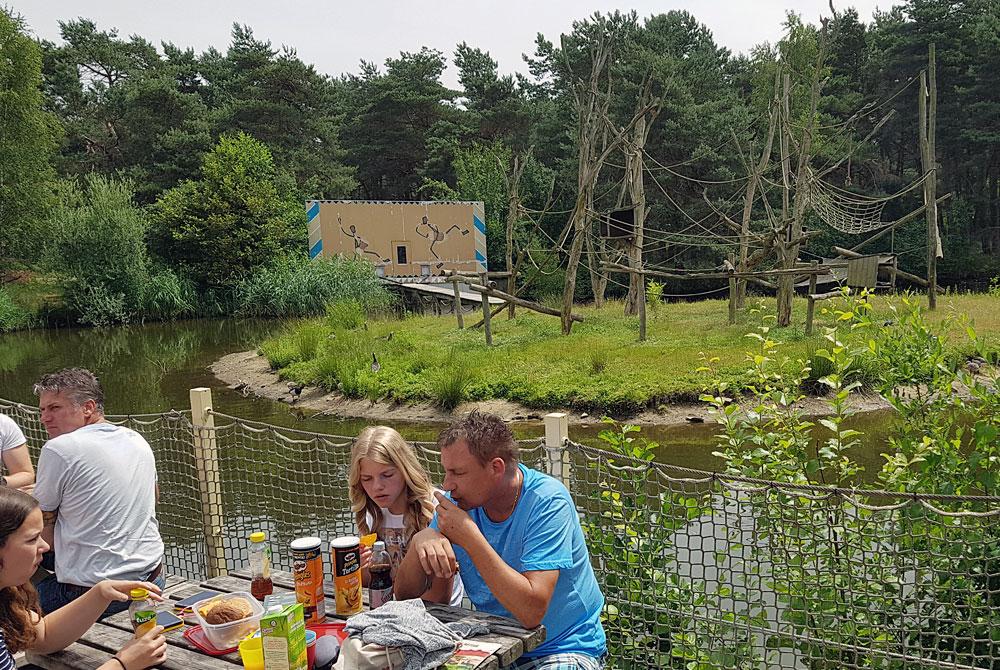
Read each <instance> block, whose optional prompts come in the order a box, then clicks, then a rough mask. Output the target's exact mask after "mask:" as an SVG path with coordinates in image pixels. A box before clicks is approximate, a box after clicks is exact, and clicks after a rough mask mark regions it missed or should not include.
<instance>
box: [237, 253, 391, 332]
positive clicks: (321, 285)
mask: <svg viewBox="0 0 1000 670" xmlns="http://www.w3.org/2000/svg"><path fill="white" fill-rule="evenodd" d="M342 301H353V302H355V303H357V304H358V305H359V306H360V309H361V310H362V313H364V312H372V311H376V310H379V309H384V308H386V307H388V306H389V305H391V304H392V301H393V297H392V294H390V293H389V292H388V291H387V290H386V289H385V287H384V286H382V284H381V282H380V281H379V279H378V276H377V275H376V274H375V268H374V267H372V265H371V264H370V263H368V262H366V261H363V260H361V259H345V258H341V257H339V256H338V257H334V258H330V259H326V258H323V259H316V260H313V261H310V260H308V259H307V258H306V257H305V256H302V255H293V256H285V257H283V258H280V259H278V260H277V261H276V262H274V263H273V264H272V265H270V266H267V267H263V268H259V269H258V270H256V271H255V272H254V273H253V274H252V275H250V276H248V277H246V278H244V279H242V280H240V281H239V282H237V284H236V286H235V287H234V289H233V291H232V304H233V305H232V311H233V312H234V313H236V314H239V315H241V316H263V317H276V316H315V315H318V314H322V313H323V312H324V310H325V309H326V308H327V306H328V305H330V304H332V303H335V302H342Z"/></svg>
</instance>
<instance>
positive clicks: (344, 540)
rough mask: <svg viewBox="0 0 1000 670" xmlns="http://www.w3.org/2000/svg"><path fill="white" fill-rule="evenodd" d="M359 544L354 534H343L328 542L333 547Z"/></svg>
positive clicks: (349, 546)
mask: <svg viewBox="0 0 1000 670" xmlns="http://www.w3.org/2000/svg"><path fill="white" fill-rule="evenodd" d="M360 544H361V539H360V538H359V537H357V536H355V535H345V536H343V537H338V538H337V539H336V540H332V541H331V542H330V546H331V547H333V548H334V549H350V548H351V547H357V546H358V545H360ZM293 548H294V547H293Z"/></svg>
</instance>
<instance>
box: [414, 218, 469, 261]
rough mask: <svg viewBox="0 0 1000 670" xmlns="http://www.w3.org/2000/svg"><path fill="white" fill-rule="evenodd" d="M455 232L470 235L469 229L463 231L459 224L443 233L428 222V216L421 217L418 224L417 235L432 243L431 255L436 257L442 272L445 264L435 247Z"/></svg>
mask: <svg viewBox="0 0 1000 670" xmlns="http://www.w3.org/2000/svg"><path fill="white" fill-rule="evenodd" d="M422 229H424V230H422ZM453 230H460V231H461V232H462V236H463V237H464V236H465V235H468V234H469V230H468V229H467V228H466V229H463V228H462V227H461V226H459V225H458V224H457V223H456V224H453V225H452V226H451V228H449V229H448V230H446V231H444V232H443V233H442V232H441V229H440V228H438V227H437V226H435V225H434V224H433V223H431V222H430V221H428V220H427V216H426V215H425V216H423V217H421V221H420V223H418V224H417V231H416V232H417V235H419V236H420V237H422V238H424V239H425V240H430V241H431V255H432V256H434V258H435V259H436V260H437V261H438V264H437V269H438V270H440V269H441V268H442V267H443V266H444V262H443V261H442V260H441V257H440V256H438V255H437V252H436V251H434V245H435V244H437V243H438V242H444V241H445V239H446V238H447V237H448V235H449V234H450V233H451V232H452V231H453ZM431 235H433V236H434V237H433V238H432V237H431Z"/></svg>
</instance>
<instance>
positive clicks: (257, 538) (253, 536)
mask: <svg viewBox="0 0 1000 670" xmlns="http://www.w3.org/2000/svg"><path fill="white" fill-rule="evenodd" d="M266 539H267V535H265V534H264V533H261V532H260V531H257V532H256V533H250V541H251V542H263V541H264V540H266Z"/></svg>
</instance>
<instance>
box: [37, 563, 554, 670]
mask: <svg viewBox="0 0 1000 670" xmlns="http://www.w3.org/2000/svg"><path fill="white" fill-rule="evenodd" d="M271 579H272V581H273V582H274V592H275V593H282V592H288V591H292V590H294V581H293V578H292V575H291V573H289V572H284V571H274V573H273V574H272V576H271ZM205 589H213V590H215V591H221V592H223V593H232V592H235V591H247V592H249V591H250V574H249V572H247V571H243V570H240V571H236V572H234V573H232V574H229V575H224V576H220V577H213V578H211V579H206V580H204V581H201V582H190V581H187V580H185V579H182V578H179V577H168V578H167V582H166V588H165V589H164V590H163V596H164V599H165V600H167V601H168V602H169V601H174V600H181V599H183V598H187V597H189V596H193V595H195V594H197V593H198V592H200V591H204V590H205ZM324 590H325V592H326V596H327V599H326V611H327V620H336V619H338V618H343V617H337V616H336V614H333V612H335V611H336V607H335V604H334V600H333V582H331V581H329V580H328V581H327V582H326V583H325V584H324ZM366 596H367V594H366ZM427 611H428V612H430V613H431V614H432V615H434V616H435V617H437V619H438V620H439V621H444V622H449V621H461V620H469V619H475V620H478V621H484V622H486V623H488V624H489V626H490V630H491V631H492V632H491V633H490V634H488V635H480V636H478V637H475V638H473V639H475V640H477V641H480V642H492V643H494V644H499V645H500V649H499V650H497V651H496V652H495V653H494V654H493V655H492V656H491V657H490V658H488V659H487V660H486V661H485V662H484V663H483V664H482V665H481V666H479V667H480V668H483V669H484V670H499V668H502V667H504V666H505V665H508V664H510V663H513V662H514V661H516V660H517V659H519V658H520V657H521V655H522V654H524V653H525V652H528V651H531V650H532V649H535V648H536V647H538V645H540V644H541V643H542V642H543V641H544V640H545V628H544V627H543V626H539V627H538V628H534V629H526V628H524V627H522V626H521V625H520V624H519V623H518V622H517V621H515V620H513V619H508V618H505V617H499V616H495V615H491V614H485V613H483V612H476V611H473V610H468V609H465V608H462V607H450V606H448V605H437V604H429V603H428V605H427ZM183 632H184V629H183V628H180V629H177V630H173V631H170V632H168V633H167V634H166V635H167V643H168V644H169V646H170V649H169V654H168V655H167V661H166V663H164V664H163V665H162V666H160V667H161V668H163V669H164V670H242V668H243V661H242V660H241V659H240V654H239V652H238V651H236V652H233V653H230V654H226V655H224V656H209V655H208V654H205V653H203V652H201V651H199V650H198V649H197V648H196V647H195V646H194V645H192V644H191V643H190V642H188V640H187V639H186V638H185V637H184V636H183ZM131 639H132V623H131V621H130V620H129V616H128V612H121V613H119V614H115V615H113V616H110V617H108V618H107V619H104V620H103V621H99V622H97V623H95V624H94V625H93V626H91V627H90V630H88V631H87V632H86V633H85V634H84V635H83V637H82V638H80V640H79V641H77V642H75V643H74V644H72V645H70V646H69V647H67V648H66V649H64V650H62V651H60V652H56V653H54V654H34V653H31V652H28V653H27V654H26V660H27V662H28V663H29V664H30V665H33V666H36V667H37V668H43V669H44V670H94V668H96V667H97V666H99V665H101V664H102V663H104V662H105V661H107V660H108V659H109V658H110V657H111V655H112V654H114V653H115V652H117V651H118V650H119V649H121V647H122V646H124V645H125V643H126V642H128V641H129V640H131Z"/></svg>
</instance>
